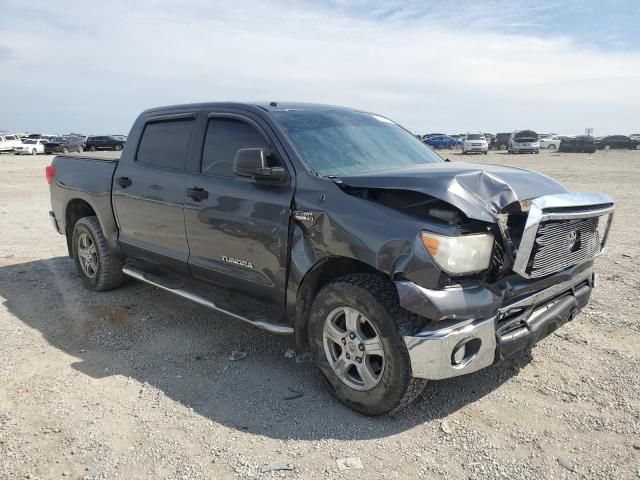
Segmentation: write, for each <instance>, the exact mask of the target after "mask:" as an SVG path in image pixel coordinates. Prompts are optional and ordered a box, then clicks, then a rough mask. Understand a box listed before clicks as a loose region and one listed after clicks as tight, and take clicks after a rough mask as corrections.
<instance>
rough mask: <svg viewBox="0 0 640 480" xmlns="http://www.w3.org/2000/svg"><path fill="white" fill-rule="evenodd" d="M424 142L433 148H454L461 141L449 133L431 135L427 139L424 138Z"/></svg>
mask: <svg viewBox="0 0 640 480" xmlns="http://www.w3.org/2000/svg"><path fill="white" fill-rule="evenodd" d="M423 143H425V144H427V145H429V146H430V147H433V148H454V147H457V146H458V145H460V141H459V140H458V139H457V138H453V137H450V136H448V135H437V136H435V137H429V138H427V139H426V140H423Z"/></svg>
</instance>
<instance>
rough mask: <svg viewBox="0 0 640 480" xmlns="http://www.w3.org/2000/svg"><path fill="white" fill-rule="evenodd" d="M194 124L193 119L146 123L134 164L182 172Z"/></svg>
mask: <svg viewBox="0 0 640 480" xmlns="http://www.w3.org/2000/svg"><path fill="white" fill-rule="evenodd" d="M194 123H195V122H194V120H193V119H181V120H171V121H162V122H154V123H148V124H147V125H146V126H145V128H144V132H143V133H142V138H141V139H140V146H139V147H138V154H137V156H136V162H138V163H142V164H144V165H148V166H151V167H157V168H170V169H175V170H184V169H185V163H186V159H187V150H188V148H189V141H190V140H191V132H192V131H193V125H194Z"/></svg>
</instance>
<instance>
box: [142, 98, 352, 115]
mask: <svg viewBox="0 0 640 480" xmlns="http://www.w3.org/2000/svg"><path fill="white" fill-rule="evenodd" d="M207 107H236V108H246V107H253V108H259V109H261V110H264V111H265V112H278V111H286V110H352V111H354V110H356V109H352V108H348V107H340V106H336V105H323V104H320V103H303V102H278V101H271V102H202V103H185V104H181V105H167V106H163V107H154V108H149V109H147V110H145V111H144V113H151V112H157V111H163V110H178V109H185V108H207Z"/></svg>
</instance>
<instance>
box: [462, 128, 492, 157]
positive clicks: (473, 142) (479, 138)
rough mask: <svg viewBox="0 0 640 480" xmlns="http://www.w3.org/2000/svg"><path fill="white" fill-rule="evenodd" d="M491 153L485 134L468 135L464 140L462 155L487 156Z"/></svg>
mask: <svg viewBox="0 0 640 480" xmlns="http://www.w3.org/2000/svg"><path fill="white" fill-rule="evenodd" d="M488 151H489V142H487V139H486V138H485V136H484V133H467V134H466V135H465V136H464V137H463V138H462V154H463V155H466V154H467V153H474V152H475V153H484V154H485V155H486V154H487V152H488Z"/></svg>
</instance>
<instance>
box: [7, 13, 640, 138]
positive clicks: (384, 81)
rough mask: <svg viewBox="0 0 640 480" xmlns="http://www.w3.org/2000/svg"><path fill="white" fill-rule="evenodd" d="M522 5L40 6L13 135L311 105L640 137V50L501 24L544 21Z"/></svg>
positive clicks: (17, 79) (27, 25)
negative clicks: (148, 116)
mask: <svg viewBox="0 0 640 480" xmlns="http://www.w3.org/2000/svg"><path fill="white" fill-rule="evenodd" d="M436 3H438V2H436ZM493 3H495V2H493ZM512 4H515V5H516V8H514V7H513V6H511V7H508V8H507V7H505V5H507V4H505V3H503V2H499V6H501V7H504V8H503V9H502V10H499V15H498V14H493V15H490V13H492V12H493V11H494V10H493V8H495V6H496V5H492V4H491V3H489V4H487V3H486V2H485V3H484V4H482V3H479V2H473V4H472V7H473V8H470V9H469V8H467V9H462V8H461V9H459V10H458V11H456V13H457V14H458V15H455V17H456V20H455V21H445V20H443V18H444V17H446V15H445V12H443V11H441V10H438V11H437V12H436V13H433V12H430V11H425V9H424V7H423V6H422V5H423V4H422V2H411V1H410V2H408V3H400V2H397V1H395V0H392V1H391V0H390V1H389V2H386V3H384V4H380V3H373V2H370V1H366V0H365V1H356V2H347V1H345V0H342V1H340V0H338V1H332V2H325V3H321V4H318V2H310V1H309V2H305V1H294V0H280V1H274V2H268V4H267V3H266V2H257V1H247V0H237V1H235V2H233V3H229V2H224V3H219V4H217V3H212V2H208V1H204V0H194V1H192V2H190V3H189V6H188V8H187V7H185V6H184V5H177V4H176V3H174V2H169V1H165V0H156V1H147V2H135V3H126V2H123V1H121V0H115V1H112V2H110V3H109V6H108V7H107V6H99V7H95V6H92V7H91V8H88V7H86V5H87V4H86V2H79V1H72V0H63V1H61V2H56V5H55V7H54V6H51V4H50V2H44V1H40V0H34V1H33V2H32V4H30V8H29V9H28V10H29V12H30V13H29V14H30V15H32V16H33V18H27V19H25V21H24V22H21V24H20V28H19V29H18V28H15V29H13V28H11V26H10V25H4V26H1V28H2V30H3V42H4V43H5V44H6V45H9V47H10V48H11V49H13V50H14V55H13V56H12V57H10V59H8V60H5V62H4V64H3V74H2V76H3V85H4V87H3V89H2V90H3V93H0V95H2V97H1V100H2V105H3V109H2V111H0V127H3V128H14V129H21V130H34V129H35V130H42V129H45V130H52V131H58V130H76V131H77V130H82V131H85V132H88V133H89V132H93V133H102V132H106V133H117V132H125V131H127V130H128V128H129V125H130V124H131V123H132V121H133V119H134V118H135V116H136V115H137V113H138V112H139V111H141V110H142V109H144V108H147V107H150V106H155V105H163V104H171V103H181V102H190V101H204V100H299V101H313V102H322V103H333V104H342V105H348V106H353V107H356V108H363V109H366V110H371V111H377V112H380V113H383V114H385V115H387V116H390V117H391V118H394V119H395V120H397V121H399V122H400V123H402V124H404V125H405V126H407V127H409V128H411V129H413V130H415V131H419V132H424V131H428V130H438V131H439V130H445V131H467V130H483V131H498V130H506V131H509V130H513V129H516V128H534V129H540V130H545V131H558V132H561V133H565V132H566V133H580V132H581V131H582V130H583V129H584V128H585V127H594V128H595V129H596V133H605V132H618V131H619V132H622V133H625V132H626V131H627V130H630V129H634V128H635V127H636V125H635V124H634V123H633V121H634V120H635V121H636V122H637V118H638V117H637V112H638V111H639V110H640V97H638V95H637V85H638V84H639V83H640V53H638V52H637V51H633V50H622V51H620V50H609V51H607V50H604V49H601V48H597V47H593V46H589V45H588V44H586V43H583V42H578V41H576V40H575V39H574V38H571V37H569V36H566V35H557V34H556V35H545V36H539V35H535V34H533V33H514V32H511V31H507V30H508V29H506V30H505V28H497V27H495V24H501V25H502V24H510V25H516V24H518V23H522V22H523V21H522V18H521V15H518V10H517V6H518V5H520V7H521V10H520V13H521V14H522V13H523V12H524V13H525V14H526V13H531V12H532V10H524V11H523V10H522V9H523V8H525V6H526V5H529V3H527V2H525V3H521V2H512ZM380 5H383V6H380ZM449 5H451V4H450V3H449ZM523 5H524V6H523ZM18 6H19V3H18V2H14V3H13V4H11V3H10V7H13V8H16V9H17V8H18ZM526 8H538V7H526ZM449 9H451V7H450V6H449ZM483 9H484V10H486V11H484V14H483V13H482V12H483ZM547 11H548V9H538V10H535V12H537V14H538V17H536V16H531V15H529V16H530V17H531V18H533V19H534V20H535V19H536V18H542V17H543V16H544V15H546V12H547ZM525 17H527V15H525ZM472 18H476V19H478V20H476V21H475V23H474V22H472V21H471V20H469V21H468V24H467V25H468V26H465V24H464V22H465V21H466V20H465V19H472ZM483 19H484V20H483ZM509 28H511V27H509ZM524 31H525V32H526V31H528V30H527V29H524ZM7 91H10V92H11V95H10V96H9V95H7V94H6V92H7ZM5 96H6V98H5ZM627 133H628V132H627Z"/></svg>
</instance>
